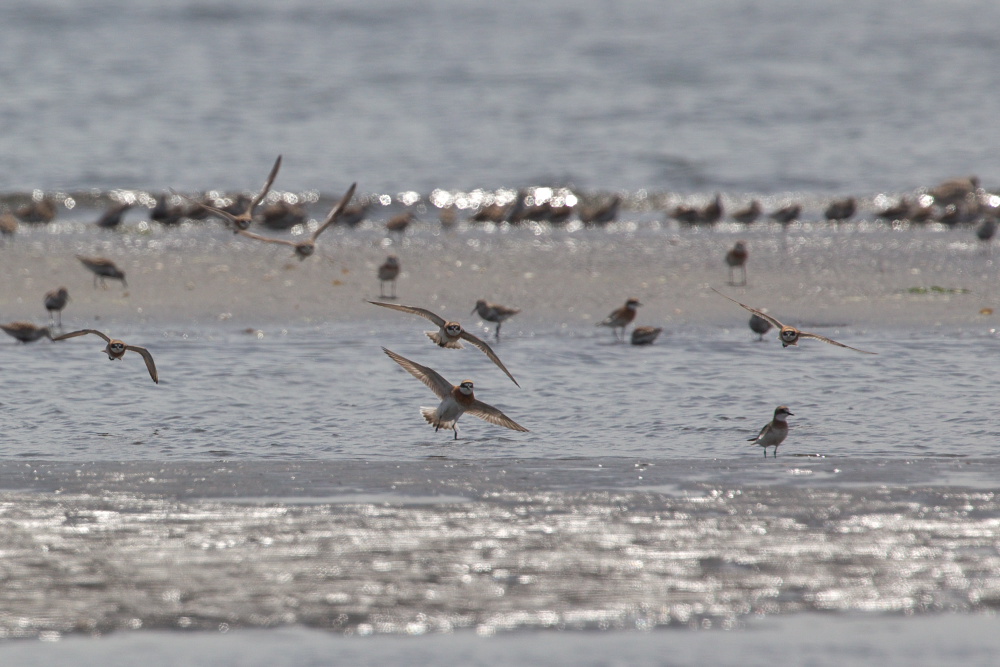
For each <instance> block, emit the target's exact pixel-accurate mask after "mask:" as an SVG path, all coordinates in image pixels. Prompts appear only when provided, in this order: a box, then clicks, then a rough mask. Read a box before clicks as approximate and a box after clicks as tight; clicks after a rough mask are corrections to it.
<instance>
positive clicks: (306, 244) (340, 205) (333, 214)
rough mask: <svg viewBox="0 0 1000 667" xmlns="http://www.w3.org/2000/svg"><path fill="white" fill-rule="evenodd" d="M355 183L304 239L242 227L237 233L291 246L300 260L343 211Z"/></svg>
mask: <svg viewBox="0 0 1000 667" xmlns="http://www.w3.org/2000/svg"><path fill="white" fill-rule="evenodd" d="M357 185H358V184H357V183H352V184H351V187H349V188H348V189H347V192H346V193H345V194H344V196H343V197H341V198H340V201H339V202H337V204H336V205H335V206H334V207H333V208H332V209H330V213H329V214H327V216H326V219H325V220H324V221H323V224H321V225H320V226H319V227H317V228H316V231H315V232H313V233H312V236H310V237H309V238H308V239H306V240H304V241H289V240H288V239H273V238H269V237H267V236H261V235H260V234H254V233H253V232H248V231H246V230H244V229H238V230H237V233H239V234H241V235H243V236H246V237H247V238H251V239H257V240H258V241H263V242H264V243H278V244H281V245H287V246H291V247H292V248H293V249H294V250H295V255H296V256H297V257H298V258H299V260H300V261H301V260H304V259H305V258H306V257H309V256H310V255H312V254H313V253H314V252H316V239H318V238H319V235H320V234H322V233H323V232H324V231H325V230H326V228H327V227H329V226H330V225H332V224H334V223H335V222H337V219H338V218H339V217H340V216H341V214H342V213H343V212H344V208H346V207H347V202H349V201H351V197H353V196H354V189H355V188H356V187H357Z"/></svg>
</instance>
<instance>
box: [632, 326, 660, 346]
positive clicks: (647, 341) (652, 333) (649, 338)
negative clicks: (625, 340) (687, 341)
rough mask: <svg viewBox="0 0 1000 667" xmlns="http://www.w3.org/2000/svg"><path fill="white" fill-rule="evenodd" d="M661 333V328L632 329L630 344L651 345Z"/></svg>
mask: <svg viewBox="0 0 1000 667" xmlns="http://www.w3.org/2000/svg"><path fill="white" fill-rule="evenodd" d="M661 331H663V329H662V328H661V327H636V328H635V329H632V344H633V345H652V344H653V341H655V340H656V338H657V337H658V336H659V335H660V332H661Z"/></svg>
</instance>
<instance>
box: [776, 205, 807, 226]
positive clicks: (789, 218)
mask: <svg viewBox="0 0 1000 667" xmlns="http://www.w3.org/2000/svg"><path fill="white" fill-rule="evenodd" d="M801 213H802V205H801V204H788V205H787V206H782V207H781V208H779V209H778V210H777V211H774V212H772V213H771V219H772V220H775V221H776V222H780V223H781V224H783V225H788V224H791V223H793V222H795V221H796V220H798V219H799V215H800V214H801Z"/></svg>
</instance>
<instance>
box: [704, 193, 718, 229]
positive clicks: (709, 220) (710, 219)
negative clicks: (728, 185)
mask: <svg viewBox="0 0 1000 667" xmlns="http://www.w3.org/2000/svg"><path fill="white" fill-rule="evenodd" d="M722 213H723V208H722V195H720V194H718V193H716V194H715V199H713V200H712V201H710V202H709V203H708V204H706V205H705V208H703V209H701V215H700V218H701V222H702V223H703V224H706V225H714V224H715V223H717V222H718V221H719V220H721V219H722Z"/></svg>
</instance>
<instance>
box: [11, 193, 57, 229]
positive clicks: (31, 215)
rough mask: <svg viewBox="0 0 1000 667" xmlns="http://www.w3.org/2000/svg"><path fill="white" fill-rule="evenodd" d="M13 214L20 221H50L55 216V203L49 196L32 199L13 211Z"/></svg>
mask: <svg viewBox="0 0 1000 667" xmlns="http://www.w3.org/2000/svg"><path fill="white" fill-rule="evenodd" d="M14 215H15V216H17V218H18V219H19V220H20V221H21V222H42V223H45V222H52V220H53V219H54V218H55V217H56V203H55V201H54V200H53V199H52V198H51V197H42V198H41V199H32V201H31V202H29V203H27V204H25V205H24V206H22V207H20V208H19V209H17V210H16V211H14Z"/></svg>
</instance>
